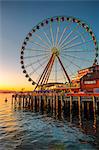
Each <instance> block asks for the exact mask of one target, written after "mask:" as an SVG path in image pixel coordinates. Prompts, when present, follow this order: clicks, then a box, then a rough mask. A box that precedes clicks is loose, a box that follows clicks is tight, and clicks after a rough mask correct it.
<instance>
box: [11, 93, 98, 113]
mask: <svg viewBox="0 0 99 150" xmlns="http://www.w3.org/2000/svg"><path fill="white" fill-rule="evenodd" d="M75 103H76V104H77V105H78V109H80V111H81V109H84V107H87V109H89V105H90V103H91V104H92V107H93V109H94V110H95V111H96V112H97V111H98V112H99V94H98V93H87V94H86V93H68V94H66V93H57V92H46V93H45V92H32V93H18V94H15V95H12V104H15V105H17V104H18V105H19V106H20V107H23V108H27V107H28V108H31V109H33V108H35V110H36V109H38V108H40V107H41V108H43V109H44V108H47V107H48V106H50V107H51V108H52V109H55V110H58V111H60V112H61V110H62V109H63V108H66V107H67V106H68V108H69V111H70V112H72V110H73V109H74V105H75ZM75 109H76V108H75Z"/></svg>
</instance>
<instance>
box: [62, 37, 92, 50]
mask: <svg viewBox="0 0 99 150" xmlns="http://www.w3.org/2000/svg"><path fill="white" fill-rule="evenodd" d="M89 42H92V40H89V41H85V42H78V43H76V44H72V45H71V46H69V47H65V48H63V47H61V49H62V50H64V51H66V50H67V49H70V48H72V47H76V46H80V45H84V44H86V43H89Z"/></svg>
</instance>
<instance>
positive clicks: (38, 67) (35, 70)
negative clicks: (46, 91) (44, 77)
mask: <svg viewBox="0 0 99 150" xmlns="http://www.w3.org/2000/svg"><path fill="white" fill-rule="evenodd" d="M46 62H47V60H45V61H44V62H43V63H42V65H41V64H40V65H38V66H37V67H36V68H35V69H34V70H33V71H32V72H30V73H29V76H31V75H33V74H34V73H35V72H37V70H38V69H40V67H41V66H42V67H43V66H44V65H45V64H46Z"/></svg>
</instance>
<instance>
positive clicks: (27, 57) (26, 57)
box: [24, 54, 48, 59]
mask: <svg viewBox="0 0 99 150" xmlns="http://www.w3.org/2000/svg"><path fill="white" fill-rule="evenodd" d="M44 55H45V56H48V54H39V55H33V56H25V57H24V59H29V58H33V57H40V56H44Z"/></svg>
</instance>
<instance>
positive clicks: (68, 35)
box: [59, 25, 79, 47]
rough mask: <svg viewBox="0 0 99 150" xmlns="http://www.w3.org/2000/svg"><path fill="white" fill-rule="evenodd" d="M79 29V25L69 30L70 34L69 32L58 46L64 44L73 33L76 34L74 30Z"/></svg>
mask: <svg viewBox="0 0 99 150" xmlns="http://www.w3.org/2000/svg"><path fill="white" fill-rule="evenodd" d="M78 28H79V25H77V26H76V27H75V28H74V29H73V30H71V32H69V34H67V36H66V37H65V38H64V40H63V41H62V42H61V43H60V44H59V46H60V47H61V46H62V45H63V44H64V42H65V41H66V40H67V39H68V38H69V37H70V36H71V35H72V34H73V33H74V32H76V30H77V29H78Z"/></svg>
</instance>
